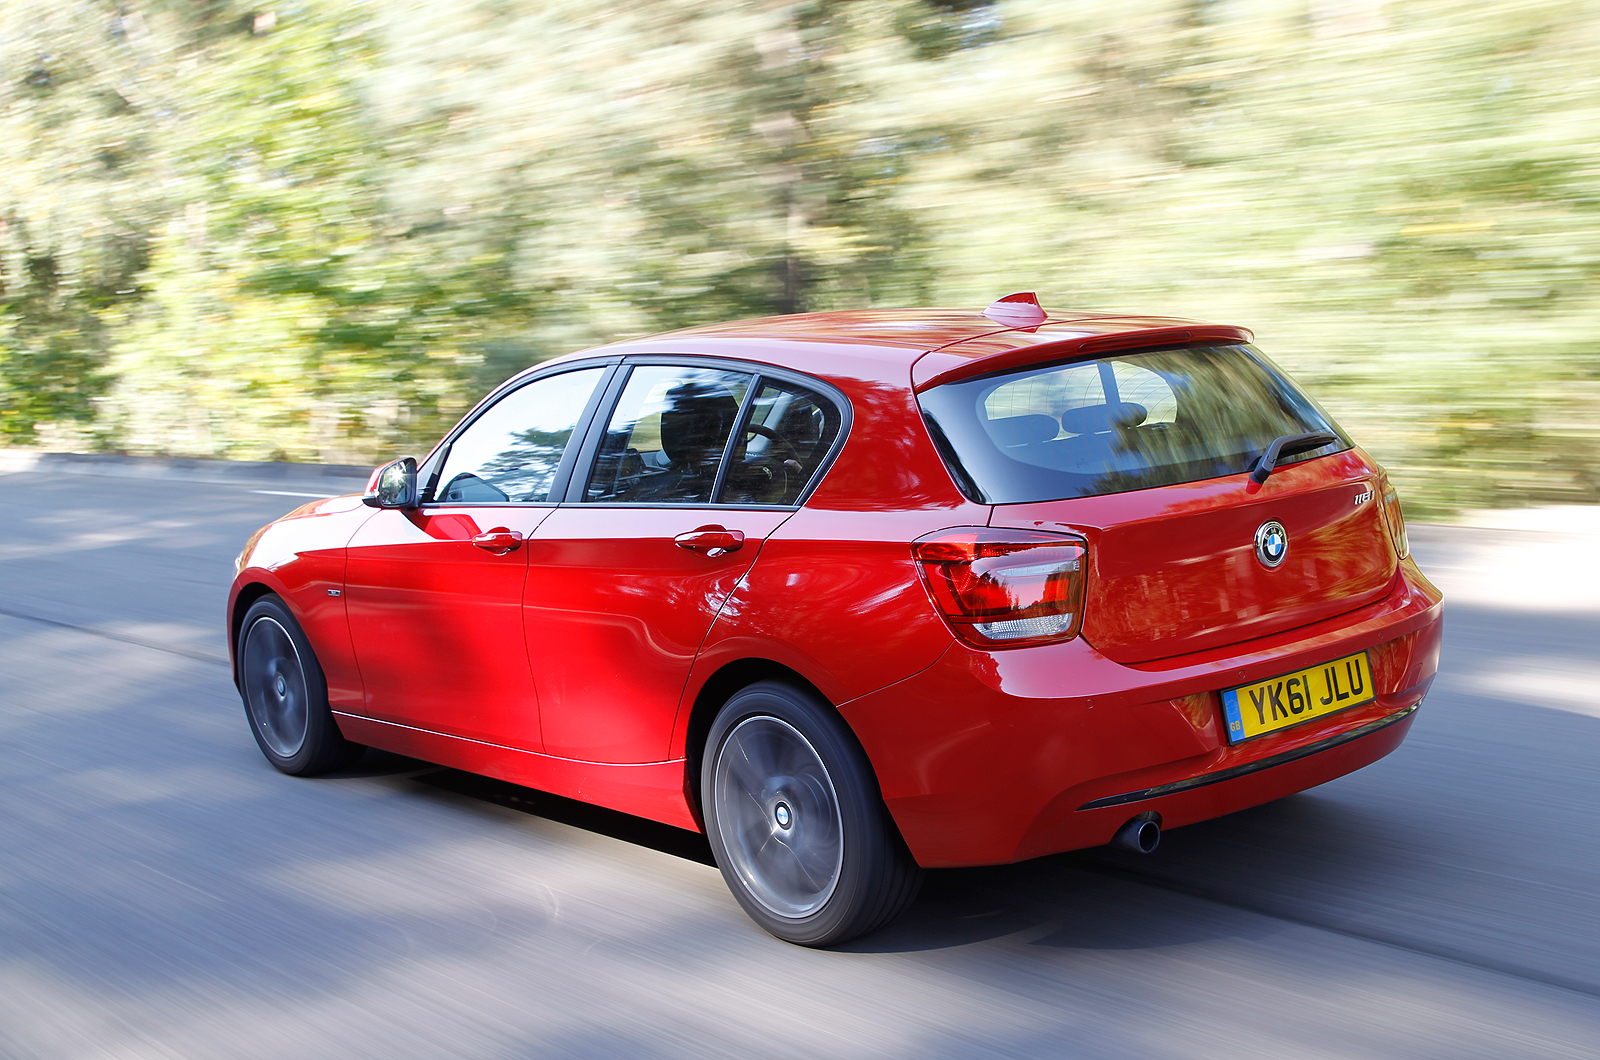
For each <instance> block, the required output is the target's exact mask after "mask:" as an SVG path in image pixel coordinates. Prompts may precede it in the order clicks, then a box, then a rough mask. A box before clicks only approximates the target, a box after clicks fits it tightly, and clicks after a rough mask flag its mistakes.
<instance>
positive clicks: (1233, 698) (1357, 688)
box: [1222, 652, 1374, 743]
mask: <svg viewBox="0 0 1600 1060" xmlns="http://www.w3.org/2000/svg"><path fill="white" fill-rule="evenodd" d="M1373 697H1374V692H1373V689H1372V666H1371V665H1370V664H1369V663H1368V662H1367V653H1366V652H1361V653H1360V654H1358V655H1346V656H1345V657H1344V658H1342V659H1335V660H1333V661H1332V662H1329V663H1321V664H1319V665H1317V666H1313V667H1310V668H1309V669H1306V670H1297V671H1295V672H1294V673H1292V674H1280V675H1279V676H1277V677H1273V678H1270V679H1268V680H1266V681H1257V682H1256V683H1255V684H1251V685H1240V686H1239V687H1238V688H1229V689H1226V690H1225V691H1224V692H1223V693H1222V713H1223V714H1224V715H1225V716H1226V717H1227V719H1228V742H1229V743H1239V742H1240V741H1241V740H1251V739H1254V738H1255V737H1257V736H1262V735H1264V734H1266V733H1269V732H1276V731H1278V730H1279V729H1287V728H1289V727H1290V726H1291V725H1300V724H1302V723H1304V722H1308V721H1312V720H1314V719H1316V718H1320V717H1323V716H1325V715H1328V714H1333V713H1336V712H1338V711H1341V710H1347V709H1348V708H1350V707H1355V706H1360V705H1361V704H1362V703H1370V702H1372V700H1373Z"/></svg>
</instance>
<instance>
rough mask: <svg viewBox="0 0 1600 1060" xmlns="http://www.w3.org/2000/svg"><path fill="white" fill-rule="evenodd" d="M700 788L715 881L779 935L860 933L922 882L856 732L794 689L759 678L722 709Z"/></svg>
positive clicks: (837, 938)
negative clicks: (716, 874) (720, 878)
mask: <svg viewBox="0 0 1600 1060" xmlns="http://www.w3.org/2000/svg"><path fill="white" fill-rule="evenodd" d="M700 791H701V803H702V807H703V810H704V813H705V818H706V834H707V837H708V838H709V839H710V841H711V850H712V853H713V854H714V855H715V857H716V861H717V867H718V868H720V869H721V870H722V876H723V879H725V880H727V882H728V887H729V889H730V890H732V891H733V896H734V897H735V898H736V899H738V901H739V904H740V905H741V906H743V907H744V910H745V912H747V913H748V914H750V916H751V918H752V919H754V920H755V922H756V923H758V924H760V925H761V926H762V927H763V928H765V929H766V930H767V931H769V932H771V933H772V934H774V935H776V936H777V937H778V938H780V939H784V940H785V941H788V942H795V943H799V944H800V945H803V946H827V945H832V944H835V943H840V942H845V941H847V940H849V939H852V938H855V937H857V936H859V935H864V934H866V933H867V932H869V931H874V930H876V929H877V928H879V927H882V926H883V925H884V924H887V923H888V922H889V921H890V920H892V919H894V918H895V917H896V916H898V915H899V914H900V913H901V911H903V910H904V909H905V907H906V906H907V905H909V904H910V903H911V900H912V899H913V898H915V897H916V893H917V891H918V889H919V888H920V887H921V884H922V870H921V869H920V868H918V867H917V864H916V862H915V861H913V860H912V858H911V854H910V852H909V851H908V850H907V849H906V846H905V842H904V841H903V840H902V839H901V838H900V833H899V831H898V830H897V829H896V828H895V826H894V822H893V821H892V820H891V819H890V817H889V813H888V811H887V810H886V809H885V808H884V805H883V799H882V797H881V796H880V794H879V792H878V785H877V782H876V780H875V778H874V777H873V774H872V769H871V766H870V765H869V764H868V762H867V759H866V755H865V754H864V753H863V752H862V750H861V748H860V745H859V744H857V743H856V740H855V737H854V736H853V735H852V734H851V733H850V731H849V730H848V729H847V728H846V727H845V725H844V723H843V722H842V721H841V720H840V719H839V718H838V716H837V715H836V714H834V713H833V711H832V710H830V709H829V708H828V707H827V706H825V705H823V704H821V703H819V702H817V701H816V700H815V699H814V698H813V697H812V696H810V695H807V694H805V693H803V692H801V691H800V690H798V689H796V688H793V687H791V686H789V685H786V684H782V683H780V682H776V681H762V682H760V683H758V684H754V685H751V686H749V687H748V688H745V689H743V690H741V691H740V692H738V693H737V694H735V695H734V696H733V698H732V699H730V700H729V701H728V702H727V704H726V705H724V706H723V708H722V710H721V712H720V713H719V714H718V715H717V718H716V721H715V722H713V723H712V726H711V732H710V734H709V736H708V737H707V740H706V755H705V759H704V761H703V763H702V765H701V770H700Z"/></svg>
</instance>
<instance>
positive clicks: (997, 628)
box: [911, 526, 1088, 648]
mask: <svg viewBox="0 0 1600 1060" xmlns="http://www.w3.org/2000/svg"><path fill="white" fill-rule="evenodd" d="M911 550H912V552H913V554H915V556H916V558H917V565H918V567H919V568H920V569H921V571H922V576H923V578H924V579H926V581H927V583H928V589H929V591H930V592H931V593H932V594H933V600H934V603H935V604H937V605H938V607H939V611H940V612H941V613H942V614H943V615H944V617H945V619H946V620H947V621H948V622H949V623H950V625H951V627H952V628H954V629H955V631H956V633H957V634H958V635H960V636H961V638H962V639H964V640H966V641H968V642H969V643H972V644H975V645H977V646H979V647H982V648H1020V647H1024V646H1026V645H1030V644H1051V643H1055V642H1058V641H1064V640H1071V639H1072V638H1073V637H1076V636H1077V635H1078V628H1079V627H1080V626H1081V625H1082V624H1083V567H1084V559H1085V557H1086V555H1087V553H1088V545H1086V544H1085V543H1084V542H1083V540H1082V539H1080V538H1076V537H1066V536H1064V535H1061V534H1045V533H1040V532H1038V531H1035V530H1001V529H995V528H992V527H982V526H964V527H958V528H956V529H953V530H940V531H938V532H937V533H933V534H929V535H927V536H926V537H919V538H918V539H917V540H916V541H914V542H912V545H911Z"/></svg>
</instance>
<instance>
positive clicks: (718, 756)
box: [228, 295, 1442, 945]
mask: <svg viewBox="0 0 1600 1060" xmlns="http://www.w3.org/2000/svg"><path fill="white" fill-rule="evenodd" d="M1250 340H1251V336H1250V333H1249V332H1247V331H1245V330H1244V329H1242V328H1237V327H1223V326H1217V325H1212V324H1204V323H1198V322H1193V321H1186V320H1177V319H1171V318H1150V317H1119V316H1107V315H1102V314H1090V313H1079V312H1056V311H1050V312H1048V313H1047V312H1046V311H1045V310H1043V309H1041V308H1040V307H1039V305H1038V303H1037V301H1035V300H1034V298H1033V296H1032V295H1012V296H1009V297H1008V298H1005V299H1002V300H1001V301H999V302H997V303H995V304H994V305H993V306H991V307H990V308H989V309H988V310H987V311H986V312H984V313H977V312H960V311H948V310H905V311H865V312H850V313H825V314H814V315H808V316H791V317H779V318H772V319H766V320H754V321H745V322H740V323H733V324H725V325H719V326H715V327H703V328H695V329H692V330H688V331H680V332H674V333H672V334H668V335H662V336H657V337H654V338H648V339H640V340H637V341H632V342H625V343H619V344H616V345H612V346H606V347H603V348H600V349H596V350H590V351H587V352H583V353H577V354H573V355H571V356H568V357H563V358H560V359H558V360H554V361H549V362H546V363H543V364H540V365H538V366H537V367H535V368H533V369H530V370H529V371H527V372H525V373H523V374H521V375H519V376H517V377H515V378H514V379H512V380H510V381H509V382H507V383H505V384H504V385H502V386H501V387H500V388H499V389H497V390H496V391H495V392H494V393H492V394H490V395H489V396H488V397H487V398H485V399H484V400H483V402H481V403H480V404H479V405H478V406H477V408H475V409H474V410H473V411H472V412H471V413H470V414H469V415H468V416H467V417H466V418H464V419H463V420H462V421H461V423H460V424H458V425H457V426H456V427H455V429H454V430H452V431H451V432H450V433H449V434H448V435H446V436H445V438H444V440H443V441H442V442H441V443H440V444H439V445H438V447H437V448H435V449H434V451H433V452H432V453H431V454H430V455H429V456H428V457H427V459H425V460H423V461H421V462H420V463H418V462H416V461H415V460H412V459H409V458H408V459H405V460H400V461H396V462H395V463H392V464H389V465H387V466H386V467H383V468H381V469H379V470H378V471H377V472H375V473H374V475H373V479H372V483H371V486H370V489H369V492H368V493H367V494H366V496H364V497H355V496H352V497H342V498H337V499H334V500H327V501H320V502H316V503H313V504H308V505H306V506H304V507H302V508H300V509H299V510H297V511H295V512H293V513H291V514H290V515H288V516H285V517H284V518H282V519H280V520H278V521H277V522H274V523H272V524H270V525H269V526H267V527H265V528H263V529H262V530H260V531H259V532H258V533H257V534H256V535H255V536H254V537H253V538H252V539H251V540H250V542H249V544H248V545H247V546H246V547H245V550H244V552H243V554H242V555H241V556H240V557H239V563H238V577H237V579H236V580H235V581H234V584H233V590H232V593H231V595H230V598H229V602H228V621H229V625H230V640H231V643H232V645H233V648H234V673H235V679H236V683H237V685H238V687H239V691H240V694H241V695H242V697H243V699H244V702H245V707H246V712H247V714H248V716H249V719H250V724H251V728H252V730H253V731H254V733H255V736H256V739H257V741H258V742H259V743H260V745H261V749H262V751H263V753H264V754H265V755H266V756H267V758H268V759H269V760H270V761H271V762H272V764H273V765H275V766H276V767H277V768H279V769H281V770H283V771H284V772H286V773H294V774H308V773H315V772H319V771H325V770H328V769H331V768H335V767H337V766H340V765H343V764H345V763H347V762H348V761H350V759H351V758H352V757H353V756H354V755H355V754H357V753H359V751H360V748H361V747H362V746H373V747H380V748H384V749H386V750H390V751H395V752H398V753H401V754H405V755H411V756H415V757H417V758H422V759H426V760H428V761H430V762H437V763H441V764H444V765H448V766H453V767H456V768H459V769H464V770H470V771H473V772H477V773H484V774H488V775H491V776H494V777H499V778H501V779H504V780H508V781H512V782H515V783H517V784H523V785H528V786H531V787H535V788H541V789H543V790H546V791H550V792H555V793H557V794H560V795H565V796H570V797H572V798H576V799H582V800H585V801H587V802H592V803H598V804H601V805H604V806H608V807H612V808H614V809H617V810H621V811H625V812H627V813H630V814H637V815H639V816H642V817H647V818H651V819H654V820H657V821H664V822H666V823H668V824H672V825H677V826H679V827H682V828H689V829H695V830H702V831H704V832H705V833H706V835H707V837H708V839H709V841H710V844H711V848H712V851H713V852H714V854H715V857H716V860H717V864H718V865H719V866H720V867H721V869H722V873H723V875H724V877H725V878H726V879H727V882H728V884H729V886H730V887H731V889H732V891H733V893H734V895H735V897H736V898H737V899H738V900H739V902H740V904H741V905H743V907H744V908H745V910H746V911H748V912H749V914H750V915H751V916H752V917H753V918H754V919H755V920H756V921H757V922H758V923H760V924H761V925H762V926H763V927H764V928H766V929H767V930H768V931H771V932H772V933H773V934H775V935H777V936H779V937H780V938H784V939H788V940H790V941H792V942H798V943H803V944H806V945H826V944H829V943H836V942H840V941H843V940H845V939H848V938H851V937H854V936H856V935H860V934H862V933H864V932H867V931H870V930H873V929H874V928H876V927H878V926H880V925H882V924H884V923H886V922H887V921H888V920H889V919H891V918H892V917H894V916H895V915H896V914H897V913H899V912H900V911H901V910H902V909H903V908H904V907H905V906H906V905H907V903H909V902H910V901H911V899H912V897H913V896H914V895H915V892H916V889H917V886H918V883H919V881H920V879H921V869H922V868H923V867H933V866H956V865H988V864H998V863H1004V862H1014V861H1019V860H1022V859H1025V858H1033V857H1038V856H1040V855H1044V854H1051V853H1055V852H1058V851H1064V850H1073V849H1077V848H1081V847H1090V846H1097V845H1100V844H1104V843H1108V842H1113V841H1115V842H1119V843H1121V844H1123V845H1126V846H1129V847H1132V848H1134V849H1141V850H1146V851H1148V850H1150V849H1152V848H1153V847H1154V846H1155V843H1156V841H1157V838H1158V837H1159V834H1160V829H1161V828H1164V827H1166V828H1170V827H1175V826H1179V825H1185V824H1189V823H1192V822H1194V821H1201V820H1205V819H1207V818H1211V817H1216V816H1218V815H1220V814H1226V813H1230V812H1232V811H1234V810H1239V809H1243V808H1245V807H1248V806H1255V805H1257V804H1259V803H1263V802H1267V801H1268V800H1271V799H1276V798H1279V797H1281V796H1284V795H1288V794H1290V793H1292V792H1297V791H1301V790H1303V789H1305V788H1309V787H1311V786H1313V785H1316V784H1321V783H1323V782H1325V781H1328V780H1332V779H1333V778H1335V777H1338V776H1341V775H1343V774H1345V773H1348V772H1350V771H1351V770H1354V769H1358V768H1360V767H1361V766H1364V765H1366V764H1368V763H1369V762H1373V761H1375V760H1377V759H1378V758H1381V757H1382V756H1384V755H1386V754H1388V753H1389V752H1390V751H1392V750H1394V749H1395V747H1397V746H1398V745H1399V744H1400V741H1401V740H1402V739H1404V738H1405V735H1406V732H1407V730H1408V729H1409V728H1410V726H1411V722H1412V719H1413V717H1414V713H1415V711H1416V709H1417V706H1418V705H1419V704H1420V703H1421V702H1422V698H1423V695H1424V693H1425V692H1426V691H1427V689H1428V685H1429V683H1430V682H1431V681H1432V679H1433V675H1434V672H1435V670H1436V668H1437V665H1438V656H1439V641H1440V630H1441V624H1440V617H1441V613H1442V605H1441V597H1440V594H1439V592H1438V590H1436V589H1435V588H1434V587H1433V586H1432V585H1430V584H1429V583H1428V581H1427V580H1426V579H1425V578H1424V577H1423V576H1422V575H1421V574H1420V573H1419V572H1418V570H1417V568H1416V566H1415V565H1414V564H1413V562H1412V561H1411V559H1410V558H1409V557H1408V550H1407V546H1406V534H1405V527H1404V524H1403V522H1402V521H1401V514H1400V505H1399V503H1398V500H1397V499H1396V496H1395V493H1394V490H1393V489H1392V488H1391V487H1390V486H1389V484H1388V481H1387V478H1386V476H1385V474H1384V471H1383V469H1382V468H1380V467H1379V466H1378V465H1377V464H1376V463H1374V462H1373V461H1372V459H1371V458H1370V457H1368V456H1367V455H1366V454H1365V453H1363V452H1362V451H1361V450H1360V449H1358V448H1356V447H1355V446H1354V444H1353V443H1352V442H1351V441H1350V440H1349V438H1348V437H1347V436H1346V435H1345V434H1344V432H1343V431H1342V430H1341V429H1340V428H1339V427H1338V426H1337V425H1336V424H1334V423H1333V421H1332V420H1331V419H1329V417H1328V416H1327V414H1326V413H1325V412H1323V411H1322V410H1321V409H1320V408H1319V407H1318V406H1317V405H1316V404H1315V403H1314V402H1313V401H1312V400H1311V399H1309V398H1308V397H1306V396H1305V395H1304V394H1303V393H1302V392H1301V391H1300V390H1299V389H1297V388H1296V387H1295V386H1294V384H1292V383H1291V382H1289V380H1288V379H1287V378H1285V376H1284V375H1283V373H1282V372H1281V371H1279V370H1278V369H1277V368H1275V367H1274V366H1273V365H1272V364H1271V363H1270V362H1269V361H1267V360H1266V359H1265V358H1263V357H1262V356H1261V354H1259V353H1258V352H1256V350H1255V349H1254V348H1252V347H1251V346H1250V345H1249V343H1250Z"/></svg>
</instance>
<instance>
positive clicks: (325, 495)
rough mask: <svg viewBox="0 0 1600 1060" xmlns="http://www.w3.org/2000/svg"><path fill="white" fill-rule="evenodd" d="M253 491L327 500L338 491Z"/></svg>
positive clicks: (276, 495) (275, 495)
mask: <svg viewBox="0 0 1600 1060" xmlns="http://www.w3.org/2000/svg"><path fill="white" fill-rule="evenodd" d="M250 492H251V493H266V494H270V495H271V496H274V497H315V498H317V499H318V500H321V501H325V500H330V499H332V498H334V497H337V496H338V494H337V493H295V492H294V491H292V490H251V491H250Z"/></svg>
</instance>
